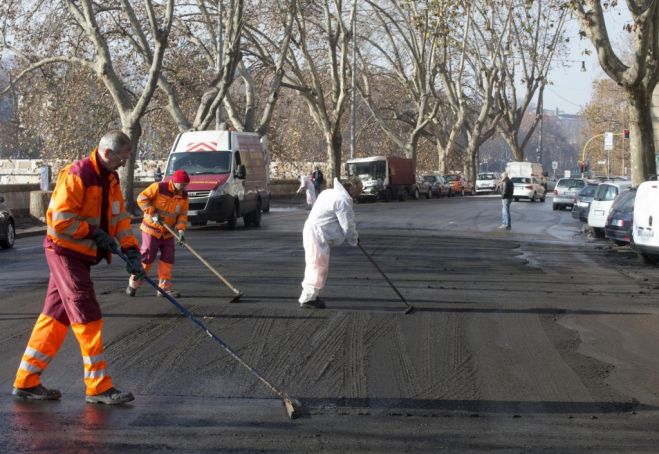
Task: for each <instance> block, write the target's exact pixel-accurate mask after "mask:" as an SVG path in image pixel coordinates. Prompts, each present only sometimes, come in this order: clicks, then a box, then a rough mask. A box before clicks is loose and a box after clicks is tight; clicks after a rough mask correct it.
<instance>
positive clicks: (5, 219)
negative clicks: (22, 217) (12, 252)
mask: <svg viewBox="0 0 659 454" xmlns="http://www.w3.org/2000/svg"><path fill="white" fill-rule="evenodd" d="M15 239H16V222H15V221H14V215H13V214H12V213H11V210H10V209H9V207H8V206H7V205H6V204H5V197H4V196H3V195H2V194H0V248H2V249H9V248H11V247H14V240H15Z"/></svg>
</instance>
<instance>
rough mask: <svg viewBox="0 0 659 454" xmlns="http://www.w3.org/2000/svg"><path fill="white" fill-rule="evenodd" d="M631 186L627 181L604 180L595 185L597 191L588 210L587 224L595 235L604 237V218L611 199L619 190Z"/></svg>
mask: <svg viewBox="0 0 659 454" xmlns="http://www.w3.org/2000/svg"><path fill="white" fill-rule="evenodd" d="M631 186H632V185H631V183H630V182H628V181H605V182H604V183H600V184H599V185H598V186H597V191H595V196H594V197H593V201H592V202H591V203H590V210H589V211H588V225H589V226H590V228H592V229H593V232H595V236H596V237H598V238H604V227H605V226H606V218H607V217H608V216H609V211H611V205H613V201H614V200H615V198H616V197H617V196H618V194H620V192H622V191H623V190H625V189H629V188H631Z"/></svg>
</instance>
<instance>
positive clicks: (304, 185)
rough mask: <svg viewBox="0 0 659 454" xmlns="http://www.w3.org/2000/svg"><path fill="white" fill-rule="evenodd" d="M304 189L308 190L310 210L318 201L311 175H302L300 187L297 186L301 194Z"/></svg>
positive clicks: (308, 207)
mask: <svg viewBox="0 0 659 454" xmlns="http://www.w3.org/2000/svg"><path fill="white" fill-rule="evenodd" d="M302 191H306V193H307V209H309V210H310V209H311V207H312V206H313V204H314V203H315V202H316V189H315V187H314V185H313V181H312V180H311V176H309V175H301V176H300V187H299V188H297V193H298V194H299V193H301V192H302Z"/></svg>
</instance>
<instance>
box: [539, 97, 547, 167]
mask: <svg viewBox="0 0 659 454" xmlns="http://www.w3.org/2000/svg"><path fill="white" fill-rule="evenodd" d="M542 88H543V89H544V87H542ZM538 102H539V103H540V133H539V135H538V162H539V163H540V164H542V123H543V122H544V118H545V110H544V107H543V105H542V92H540V95H539V99H538Z"/></svg>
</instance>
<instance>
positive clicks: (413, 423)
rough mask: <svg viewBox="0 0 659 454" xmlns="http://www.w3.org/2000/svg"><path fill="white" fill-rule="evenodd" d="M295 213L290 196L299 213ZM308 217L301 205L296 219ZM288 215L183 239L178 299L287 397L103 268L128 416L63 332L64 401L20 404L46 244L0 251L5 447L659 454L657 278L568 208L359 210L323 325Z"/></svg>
mask: <svg viewBox="0 0 659 454" xmlns="http://www.w3.org/2000/svg"><path fill="white" fill-rule="evenodd" d="M300 203H301V201H300ZM300 206H301V205H300ZM300 206H295V205H292V204H289V205H287V206H280V207H275V208H274V209H273V211H272V212H271V213H270V214H268V215H266V216H264V218H263V227H262V228H260V229H245V228H240V229H239V230H237V231H234V232H231V231H227V230H225V229H224V228H223V227H222V226H220V225H209V226H207V227H201V228H193V229H191V230H190V231H189V233H188V234H187V235H186V237H187V239H188V242H189V244H190V245H192V247H194V248H195V249H196V250H197V251H198V252H200V253H201V254H202V255H203V256H204V257H206V258H207V259H208V260H209V261H210V262H211V263H212V264H213V265H214V266H217V267H218V269H219V270H220V272H222V273H224V274H225V275H226V277H228V278H229V279H230V280H231V282H232V283H233V284H234V285H235V286H236V287H238V288H239V289H241V290H242V291H244V292H245V296H244V297H243V298H242V299H241V301H240V302H239V303H236V304H230V303H229V302H228V301H229V300H230V298H231V296H232V295H231V292H230V291H228V290H227V289H226V288H225V287H223V286H222V284H221V283H220V282H219V281H218V280H217V278H215V277H214V276H213V275H212V274H211V273H209V272H208V271H207V270H206V269H205V268H204V267H203V266H202V265H201V264H200V263H199V262H198V261H197V259H195V258H194V257H193V256H192V255H191V254H190V253H188V252H187V251H186V250H185V249H182V248H181V249H179V250H178V252H177V264H176V267H175V273H176V274H175V279H176V285H177V288H178V290H179V291H181V292H182V294H183V296H182V297H181V298H180V299H179V300H178V301H179V302H180V303H182V304H183V305H185V306H186V307H188V308H189V309H190V310H191V311H192V312H193V313H194V314H195V316H197V317H199V318H200V319H201V320H202V321H203V322H204V323H205V324H207V326H208V327H209V328H210V329H211V331H213V332H214V333H215V334H217V335H218V336H220V337H221V338H222V339H223V340H224V341H225V342H226V343H228V344H229V345H230V346H231V347H232V348H234V349H235V350H236V351H237V352H238V353H239V354H240V355H241V357H243V359H245V360H246V361H247V362H248V363H250V364H251V365H253V366H254V367H255V368H256V369H257V370H259V371H260V372H261V373H262V374H263V375H265V376H266V377H267V378H268V380H270V381H271V382H272V383H273V384H274V385H275V386H277V387H280V388H281V389H282V390H285V391H286V392H287V393H288V394H289V395H291V396H293V397H295V398H298V399H299V400H301V402H302V403H303V404H304V409H303V415H302V417H301V418H299V419H296V420H294V421H291V420H288V419H287V418H286V414H285V412H284V410H283V408H282V406H281V402H280V401H279V400H278V399H277V398H276V397H273V395H272V394H271V393H270V392H269V391H268V389H267V388H265V387H264V386H263V385H262V384H261V383H260V382H259V381H258V380H256V379H255V378H254V377H253V376H252V375H250V374H249V373H248V372H246V371H245V370H244V369H243V368H241V367H240V366H238V365H237V364H236V363H235V362H234V361H233V360H232V359H231V358H229V357H228V356H227V355H226V354H225V353H224V352H223V350H222V349H221V348H220V346H219V345H218V344H216V343H215V342H213V341H212V340H211V339H210V338H209V337H208V336H207V335H206V334H205V333H203V332H202V331H201V330H199V329H198V328H197V327H196V325H194V324H193V323H191V322H190V321H189V320H188V319H186V318H184V317H182V316H180V314H179V313H178V312H177V310H176V309H175V308H174V307H173V306H172V305H171V304H169V303H168V302H167V301H166V300H163V299H162V298H156V297H155V291H154V290H152V289H150V288H147V287H143V288H142V289H140V291H139V293H138V295H137V297H135V298H132V299H131V298H128V297H126V296H125V295H124V293H123V290H124V288H125V285H126V282H127V276H126V274H125V270H124V267H123V265H122V264H121V263H113V264H112V265H111V266H107V265H99V266H97V267H95V269H94V278H95V286H96V291H97V294H98V296H99V299H100V301H101V304H102V308H103V311H104V320H105V325H104V339H105V344H106V353H107V356H108V361H109V368H110V372H111V373H112V375H113V378H114V380H115V384H116V386H117V387H119V388H120V389H126V390H130V391H132V392H133V393H134V394H135V395H136V400H135V402H133V403H132V405H128V406H125V407H120V408H113V407H102V406H93V405H88V404H85V403H84V399H83V394H84V387H83V383H82V361H81V359H80V354H79V350H78V347H77V344H76V343H75V340H74V338H73V336H72V335H70V336H69V337H68V338H67V340H66V341H65V344H64V346H63V348H62V350H61V351H60V353H59V355H58V356H57V358H56V359H55V360H54V361H53V363H52V364H51V366H50V368H49V369H48V371H47V372H46V373H45V374H44V377H43V380H44V383H45V384H46V385H47V386H50V387H56V388H58V389H60V390H61V391H62V392H63V394H64V396H63V398H62V400H61V401H59V402H46V403H31V402H20V401H15V400H14V399H12V397H11V396H10V391H11V386H12V382H13V376H14V373H15V369H16V366H17V365H18V362H19V360H20V356H21V354H22V352H23V350H24V349H25V344H26V341H27V337H28V335H29V333H30V330H31V328H32V325H33V323H34V320H35V318H36V316H37V314H38V313H39V311H40V309H41V306H42V302H43V297H44V293H45V289H46V284H47V276H48V270H47V267H46V264H45V261H44V259H43V253H42V250H41V247H40V242H41V240H42V238H41V237H30V238H22V239H20V240H19V241H18V242H17V245H16V248H15V249H13V250H9V251H0V364H2V367H1V368H0V390H1V394H0V449H1V451H2V452H35V451H42V452H95V453H98V452H147V451H148V452H153V451H156V452H160V451H167V450H171V451H176V452H180V451H195V452H218V451H239V452H251V451H267V452H278V451H281V452H291V451H296V452H318V451H321V450H324V451H330V452H331V451H343V452H416V451H427V452H436V451H440V450H445V451H449V452H451V451H456V450H461V451H513V452H528V451H549V452H552V451H557V452H571V451H594V452H607V451H608V452H629V451H639V452H656V451H657V449H658V448H657V446H659V431H658V430H657V428H658V427H659V378H658V375H657V371H658V370H659V329H658V328H657V326H659V323H658V322H659V318H658V314H659V306H658V304H657V301H656V294H657V289H659V283H658V282H657V277H658V275H659V273H658V269H657V268H652V267H646V266H643V265H640V263H639V262H638V261H637V260H636V258H635V256H634V254H633V252H632V251H631V250H629V248H624V247H622V248H621V247H614V246H612V245H609V244H607V243H605V242H602V241H592V240H590V239H588V238H587V237H585V236H584V235H583V234H582V233H581V231H580V230H581V229H580V225H579V224H578V223H577V222H575V221H573V220H572V218H571V216H570V213H568V212H554V211H552V210H551V203H550V200H548V201H547V203H544V204H543V203H535V204H531V203H524V202H519V203H513V207H512V220H513V229H512V230H511V231H500V230H498V229H497V226H498V225H499V220H500V202H499V199H497V198H496V197H488V196H478V197H466V198H452V199H442V200H422V201H418V202H415V201H408V202H404V203H400V202H394V203H390V204H384V203H377V204H375V203H373V204H359V205H357V206H356V218H357V226H358V230H359V232H360V237H361V243H362V245H363V246H364V247H365V248H366V250H367V251H368V252H369V254H371V255H372V257H373V258H374V259H375V260H376V261H377V262H378V264H379V265H380V266H381V267H382V268H383V269H384V270H385V272H386V273H387V275H388V276H389V277H390V279H391V280H392V281H393V282H394V283H395V285H396V286H397V288H398V289H399V290H400V292H401V293H402V294H403V295H405V298H406V299H407V300H408V301H409V302H410V303H411V304H413V305H414V306H415V307H416V308H417V311H416V312H415V313H413V314H410V315H404V313H403V310H404V308H405V306H404V305H403V304H402V303H401V301H400V300H399V299H398V297H397V296H396V294H395V293H394V291H393V290H392V289H391V288H390V287H389V286H388V285H387V283H386V282H385V281H384V280H383V279H382V278H381V276H380V275H379V274H378V272H377V270H376V269H375V268H374V267H373V266H372V265H371V264H370V262H368V260H367V259H366V257H364V256H363V254H361V252H360V251H359V249H356V248H350V247H348V246H343V247H339V248H336V249H334V250H333V251H332V259H331V267H330V274H329V279H328V285H327V288H326V289H325V291H324V293H323V297H324V299H325V301H326V303H327V306H328V308H327V309H325V310H305V309H300V308H298V305H297V301H296V300H297V296H298V294H299V291H300V281H301V278H302V274H303V270H304V263H303V261H304V259H303V249H302V241H301V229H302V224H303V222H304V219H305V217H306V214H307V212H306V211H305V210H304V209H301V208H300Z"/></svg>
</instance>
